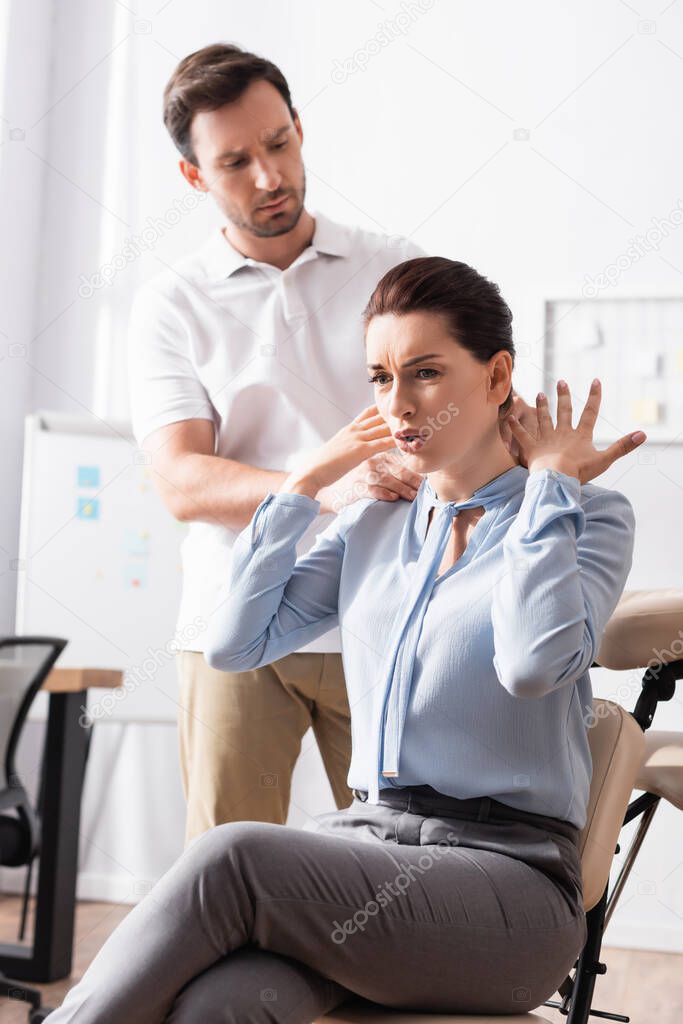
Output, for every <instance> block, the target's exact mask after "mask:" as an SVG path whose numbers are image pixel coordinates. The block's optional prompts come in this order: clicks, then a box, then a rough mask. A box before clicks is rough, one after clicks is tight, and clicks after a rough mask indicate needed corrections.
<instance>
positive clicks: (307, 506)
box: [249, 491, 320, 548]
mask: <svg viewBox="0 0 683 1024" xmlns="http://www.w3.org/2000/svg"><path fill="white" fill-rule="evenodd" d="M277 508H284V509H294V510H295V511H294V512H293V513H289V514H288V518H289V519H291V518H292V516H293V517H294V519H295V520H298V519H300V520H301V521H302V522H301V525H302V526H303V529H305V528H306V527H307V526H308V524H309V523H311V522H313V520H314V519H315V517H316V516H317V515H318V512H319V511H320V502H319V501H318V499H317V498H311V497H309V496H308V494H295V493H291V494H290V493H289V492H287V491H278V492H277V494H276V493H274V492H273V491H269V492H268V494H266V496H265V498H264V499H263V501H262V502H261V504H260V505H259V506H258V507H257V509H256V511H255V512H254V515H253V516H252V519H251V530H250V536H249V539H250V541H251V546H252V548H253V547H256V545H257V544H258V543H259V542H260V541H261V539H262V538H263V533H264V530H265V528H266V525H267V522H268V519H269V518H270V514H271V512H272V511H273V510H275V509H277ZM303 529H302V531H301V532H302V533H303Z"/></svg>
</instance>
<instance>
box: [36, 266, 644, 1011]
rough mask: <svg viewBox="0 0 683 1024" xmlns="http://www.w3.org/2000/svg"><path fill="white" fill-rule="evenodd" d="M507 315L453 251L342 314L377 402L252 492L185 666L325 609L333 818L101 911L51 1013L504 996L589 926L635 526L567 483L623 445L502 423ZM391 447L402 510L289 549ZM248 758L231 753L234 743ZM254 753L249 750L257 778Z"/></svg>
mask: <svg viewBox="0 0 683 1024" xmlns="http://www.w3.org/2000/svg"><path fill="white" fill-rule="evenodd" d="M511 319H512V316H511V313H510V310H509V309H508V307H507V305H506V304H505V302H504V301H503V299H502V298H501V296H500V293H499V291H498V288H497V287H496V286H495V285H493V284H492V283H490V282H489V281H487V280H486V279H485V278H483V277H481V276H480V275H479V274H478V273H477V272H476V271H475V270H473V269H472V268H470V267H468V266H466V265H464V264H462V263H457V262H453V261H451V260H447V259H442V258H438V257H425V258H420V259H414V260H409V261H407V262H406V263H403V264H400V265H399V266H397V267H395V268H394V269H393V270H391V271H390V272H389V273H388V274H386V275H385V277H383V278H382V280H381V281H380V282H379V284H378V286H377V288H376V289H375V291H374V293H373V295H372V297H371V299H370V302H369V304H368V306H367V308H366V310H365V312H364V323H365V328H366V339H365V340H366V351H367V362H368V367H369V369H370V371H371V377H370V379H371V380H372V381H373V383H374V385H375V396H376V404H375V405H373V406H371V407H370V408H368V409H366V410H364V412H362V413H361V414H360V415H359V416H357V417H355V419H354V420H353V421H352V422H351V423H349V424H348V425H347V426H345V427H344V428H342V429H341V430H340V431H339V432H338V433H337V434H336V435H335V436H334V437H333V438H331V440H330V441H328V442H327V443H326V444H325V445H323V446H322V447H321V448H319V449H317V450H316V451H315V452H313V453H312V454H311V455H310V456H309V458H308V460H307V462H306V464H305V465H304V466H301V467H300V468H299V469H298V470H297V471H296V472H295V473H292V474H291V475H290V476H289V477H288V478H287V479H286V480H285V481H284V483H283V485H282V486H281V488H280V489H279V491H278V492H277V493H270V494H268V495H267V496H266V497H265V499H264V500H263V501H262V502H261V504H260V505H259V507H258V508H257V509H256V512H255V513H254V516H253V518H252V520H251V523H250V524H249V525H248V526H247V527H246V528H245V529H244V530H243V531H242V533H241V534H240V536H239V538H238V541H237V543H236V545H235V549H234V556H233V558H234V561H233V569H232V578H231V580H230V581H229V582H228V584H227V585H226V590H225V596H224V598H223V600H222V603H221V604H220V605H219V607H218V608H217V609H216V611H215V614H214V616H213V618H212V621H211V623H210V627H209V632H210V636H209V637H208V643H207V649H206V657H207V660H208V661H209V663H210V664H211V665H213V666H214V667H217V668H222V669H230V670H233V671H244V670H249V669H254V668H257V667H259V666H260V665H263V664H267V663H269V662H272V661H274V660H276V659H277V658H281V657H283V656H284V655H286V654H288V653H290V652H292V651H296V650H298V649H299V648H300V647H302V646H303V645H304V644H305V643H307V642H308V641H309V640H312V639H313V638H314V637H316V636H319V635H320V634H322V633H325V632H327V631H328V630H329V629H330V628H331V627H332V626H333V625H335V624H336V623H337V622H338V623H339V625H340V627H341V633H342V649H343V659H344V666H345V673H346V679H347V686H348V691H349V703H350V706H351V717H352V737H353V751H352V761H351V768H350V771H349V776H348V784H349V786H351V787H353V789H354V794H355V798H354V801H353V803H352V804H351V805H350V807H349V808H347V809H346V810H342V811H337V812H333V813H328V814H323V815H319V816H318V818H316V819H314V821H313V822H312V823H311V827H310V828H306V829H303V830H298V829H291V828H286V827H282V826H281V825H274V824H267V823H263V822H233V823H230V824H227V825H222V826H219V827H218V828H215V829H212V830H211V831H209V832H207V833H206V834H204V835H203V836H201V837H200V838H199V839H198V840H196V841H195V842H194V843H193V844H192V845H190V846H189V847H188V848H187V849H186V851H185V852H184V853H183V855H182V856H181V857H180V859H179V860H178V861H177V862H176V864H175V865H174V866H173V867H172V868H171V869H170V871H168V872H167V873H166V875H165V876H164V877H163V878H162V879H161V880H160V881H159V882H158V884H157V885H156V886H155V887H154V889H153V890H152V892H151V893H150V894H149V895H148V896H147V897H146V898H145V899H144V900H142V902H141V903H140V904H138V906H137V907H135V908H134V909H133V911H132V912H131V913H130V915H129V916H128V917H127V918H126V919H125V921H124V922H123V923H122V924H121V925H120V926H119V928H118V929H117V930H116V931H115V932H114V933H113V935H112V936H111V937H110V938H109V940H108V941H107V943H106V944H105V946H104V947H103V949H102V951H101V952H100V954H99V955H98V956H97V957H96V958H95V960H94V961H93V963H92V965H91V966H90V968H89V970H88V971H87V973H86V974H85V976H84V978H83V980H82V981H81V982H80V984H79V985H77V986H76V987H75V988H74V989H73V990H72V991H71V993H70V994H69V995H68V996H67V999H66V1001H65V1003H64V1005H63V1007H62V1008H61V1010H58V1011H56V1013H55V1014H54V1017H53V1016H52V1015H51V1016H50V1020H51V1021H52V1020H54V1022H55V1024H62V1022H64V1021H77V1022H78V1024H104V1022H106V1024H111V1022H113V1021H122V1022H124V1021H125V1022H126V1024H137V1022H140V1024H143V1022H144V1024H154V1022H157V1021H170V1022H172V1024H180V1022H190V1021H192V1022H199V1021H201V1022H202V1024H205V1022H206V1024H210V1022H215V1021H230V1022H240V1024H244V1022H250V1024H259V1022H265V1021H269V1022H285V1021H286V1022H287V1024H309V1022H312V1021H315V1020H316V1019H317V1018H318V1016H319V1015H321V1014H323V1013H325V1012H326V1011H329V1010H330V1009H332V1008H333V1007H335V1006H336V1005H338V1004H339V1003H341V1002H343V1001H344V1000H345V999H346V998H348V997H349V996H350V995H351V994H352V993H356V994H359V995H361V996H364V997H365V998H367V999H370V1000H373V1001H376V1002H378V1003H381V1004H384V1005H387V1006H392V1007H405V1008H411V1009H417V1010H420V1009H422V1010H431V1011H441V1012H463V1013H464V1012H471V1013H497V1012H499V1013H513V1012H520V1013H521V1012H524V1011H527V1010H530V1009H533V1008H534V1007H536V1006H538V1005H540V1004H541V1003H542V1002H543V1001H544V1000H545V999H547V998H548V997H549V996H550V995H551V994H552V993H553V992H554V991H555V990H556V988H557V986H558V985H559V984H560V983H561V982H562V980H563V979H564V978H565V976H566V975H567V973H568V972H569V970H570V969H571V967H572V965H573V963H574V961H575V959H576V957H577V955H578V954H579V951H580V950H581V948H582V946H583V943H584V941H585V936H586V923H585V914H584V911H583V898H582V889H581V865H580V860H579V855H578V848H577V843H578V836H579V830H580V829H581V828H582V827H583V825H584V824H585V817H586V804H587V799H588V792H589V783H590V774H591V760H590V752H589V747H588V742H587V735H586V719H585V716H586V715H587V714H588V713H589V712H590V708H591V684H590V678H589V675H588V668H589V666H590V665H591V663H592V661H593V658H594V655H595V654H596V652H597V649H598V646H599V643H600V638H601V635H602V632H603V629H604V626H605V624H606V622H607V621H608V619H609V617H610V615H611V613H612V611H613V609H614V607H615V605H616V603H617V601H618V599H619V596H620V594H621V592H622V589H623V586H624V583H625V580H626V577H627V574H628V571H629V568H630V565H631V557H632V549H633V531H634V520H633V512H632V509H631V506H630V504H629V502H628V501H627V500H626V498H624V497H623V496H622V495H621V494H619V493H618V492H615V491H608V490H605V489H603V488H599V487H597V486H595V485H593V484H590V483H588V482H587V481H588V480H589V479H590V478H591V476H594V475H596V472H598V471H600V472H601V471H602V469H604V468H606V467H607V466H608V465H610V464H611V463H612V462H613V461H615V459H617V458H618V457H619V456H620V455H623V454H625V452H626V451H628V450H632V449H633V448H634V447H636V446H637V445H638V444H640V443H642V441H643V440H644V435H643V434H642V433H638V434H634V435H632V437H630V438H629V437H627V438H623V439H622V441H621V442H618V443H617V444H615V445H612V446H611V447H610V448H608V449H607V450H606V451H605V452H597V451H596V450H595V448H594V446H593V443H592V432H593V425H594V423H595V420H596V417H597V415H598V410H599V405H600V386H599V383H597V382H594V384H593V386H592V387H591V390H590V394H589V397H588V400H587V402H586V406H585V409H584V411H583V413H582V415H581V418H580V420H579V423H578V424H577V426H576V428H574V427H573V426H572V410H571V399H570V395H569V390H568V388H567V387H566V385H564V386H563V384H562V382H558V387H557V391H558V403H557V409H558V411H557V423H556V424H553V421H552V417H551V416H550V414H549V411H548V403H547V399H546V398H545V397H544V396H542V395H539V397H538V399H537V406H536V409H537V418H538V436H533V435H532V434H530V433H528V432H527V431H526V430H524V429H523V428H522V426H521V424H520V423H519V422H517V421H516V420H515V418H514V417H511V418H510V428H509V429H510V431H511V433H512V436H513V438H514V440H515V442H516V444H517V446H518V449H519V454H520V459H521V461H522V463H523V464H520V463H518V462H517V461H516V460H515V458H514V457H513V456H512V455H511V453H510V450H509V449H508V447H507V446H506V444H505V443H504V442H503V440H502V437H501V431H500V426H499V422H500V417H501V415H502V414H504V413H505V412H506V410H507V408H508V407H509V403H510V400H511V386H512V385H511V378H512V367H513V357H514V348H513V342H512V333H511ZM397 445H398V447H399V449H400V450H401V452H402V453H403V454H404V456H405V460H406V464H407V465H408V466H409V467H410V468H411V469H412V470H414V471H415V472H417V473H420V474H424V479H423V482H422V484H421V486H420V488H419V490H418V493H417V496H416V498H415V499H414V501H413V502H412V503H408V502H395V503H392V502H390V501H379V500H373V499H370V498H365V499H362V500H360V501H356V502H354V503H352V504H350V505H348V506H347V507H346V508H345V509H344V510H343V512H342V513H341V514H340V515H339V516H337V518H336V519H335V520H334V522H333V523H332V524H331V525H330V526H329V527H328V528H327V529H326V530H325V531H323V532H322V533H321V534H320V535H319V536H318V538H317V541H316V544H315V546H314V548H313V549H312V550H311V551H310V552H309V553H308V554H307V555H305V556H304V557H302V558H300V559H299V560H297V558H296V543H297V541H298V539H299V538H300V537H301V536H302V535H303V533H304V531H305V530H306V528H307V527H308V526H309V524H310V523H311V522H312V521H313V519H314V518H315V516H316V514H317V512H318V509H319V507H320V506H319V502H318V501H317V500H316V497H315V496H316V494H317V493H318V491H319V490H320V488H322V487H324V486H328V485H331V484H333V483H334V482H335V481H337V480H339V479H340V478H341V477H342V476H343V475H344V474H345V473H347V472H348V471H349V470H350V469H352V468H353V467H354V466H356V465H358V464H359V463H360V462H362V461H363V460H365V459H367V458H368V457H369V456H371V455H373V454H375V453H377V452H382V451H389V450H390V449H394V448H395V447H396V446H397ZM244 756H245V757H248V756H250V754H249V751H248V750H245V751H244ZM267 768H268V766H267V765H264V766H263V770H264V772H267Z"/></svg>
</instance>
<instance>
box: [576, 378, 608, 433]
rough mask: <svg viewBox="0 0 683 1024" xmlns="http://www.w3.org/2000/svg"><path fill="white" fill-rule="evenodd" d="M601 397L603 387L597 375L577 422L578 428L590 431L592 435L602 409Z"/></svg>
mask: <svg viewBox="0 0 683 1024" xmlns="http://www.w3.org/2000/svg"><path fill="white" fill-rule="evenodd" d="M601 399H602V387H601V384H600V381H599V380H598V378H597V377H596V378H595V380H594V381H593V383H592V384H591V386H590V391H589V392H588V398H587V399H586V404H585V406H584V407H583V412H582V413H581V418H580V419H579V422H578V423H577V424H576V429H577V430H585V431H586V432H587V433H590V436H591V437H592V436H593V428H594V427H595V423H596V420H597V418H598V413H599V411H600V401H601Z"/></svg>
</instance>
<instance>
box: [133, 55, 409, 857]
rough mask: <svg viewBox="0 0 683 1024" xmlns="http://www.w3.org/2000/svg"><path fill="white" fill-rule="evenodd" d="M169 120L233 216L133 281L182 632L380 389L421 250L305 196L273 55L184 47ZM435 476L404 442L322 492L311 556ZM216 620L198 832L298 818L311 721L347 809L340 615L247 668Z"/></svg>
mask: <svg viewBox="0 0 683 1024" xmlns="http://www.w3.org/2000/svg"><path fill="white" fill-rule="evenodd" d="M164 122H165V124H166V127H167V129H168V131H169V133H170V135H171V138H172V139H173V141H174V143H175V145H176V147H177V149H178V150H179V152H180V154H181V160H180V161H179V167H180V170H181V172H182V174H183V176H184V177H185V179H186V180H187V181H188V182H189V184H190V185H191V186H192V187H193V188H194V189H197V190H198V191H200V192H204V193H208V194H209V195H211V197H212V198H213V200H214V202H215V203H216V206H217V207H218V210H219V212H220V214H221V215H222V219H223V220H224V224H223V226H222V227H221V228H218V227H217V228H216V230H215V231H214V232H213V233H212V235H211V237H210V238H209V239H208V241H207V242H206V244H205V245H204V246H202V247H201V248H200V249H199V250H198V251H197V252H194V253H192V254H191V255H189V256H188V257H186V258H185V259H184V260H182V261H181V262H180V263H179V264H178V265H177V266H176V267H175V268H174V269H173V270H172V271H168V272H164V273H163V274H161V275H159V276H158V277H157V278H155V279H154V280H153V281H152V282H151V283H149V284H147V285H146V286H145V287H144V288H143V289H142V290H141V291H140V292H139V293H138V295H137V296H136V299H135V302H134V305H133V310H132V316H131V326H130V339H129V341H130V344H129V355H130V384H131V407H132V418H133V429H134V433H135V436H136V438H137V441H138V443H139V444H140V445H141V446H142V447H144V449H145V450H146V451H147V452H149V453H150V455H151V458H152V470H153V474H154V479H155V482H156V485H157V487H158V489H159V491H160V494H161V496H162V498H163V500H164V502H165V503H166V505H167V507H168V508H169V510H170V511H171V513H172V514H173V515H174V516H175V517H176V518H177V519H179V520H181V521H183V522H188V523H189V524H190V527H189V533H188V536H187V538H186V540H185V541H184V544H183V551H182V559H183V593H182V601H181V608H180V612H179V616H178V633H179V635H180V636H182V631H183V626H184V625H185V624H186V623H189V622H190V621H192V620H193V619H194V618H195V617H197V616H200V617H201V619H202V620H203V621H204V622H207V623H208V620H209V618H210V616H211V612H212V609H213V608H214V607H215V606H216V604H217V601H218V592H219V588H220V585H221V583H222V582H223V580H224V579H225V578H226V577H227V574H228V571H229V566H230V552H231V548H232V544H233V542H234V540H235V537H236V536H237V534H238V533H239V532H240V531H241V530H242V529H243V528H244V527H245V526H246V525H247V524H248V523H249V521H250V520H251V518H252V515H253V513H254V511H255V509H256V508H257V506H258V505H259V504H260V502H261V501H262V499H263V498H264V497H265V495H266V494H267V493H268V492H269V491H276V490H277V489H278V487H279V485H280V483H281V482H282V481H283V480H284V479H285V477H286V476H287V475H288V474H289V472H291V470H292V469H293V468H294V467H295V464H296V462H297V460H298V459H301V458H302V457H303V456H304V455H305V453H306V452H307V451H308V450H311V449H313V448H316V447H318V446H319V445H320V444H322V443H323V442H324V441H326V440H327V439H328V438H329V437H331V436H332V435H333V434H334V433H336V431H337V430H339V429H340V427H342V426H343V425H345V424H346V423H348V422H349V420H351V419H352V418H353V417H354V416H356V415H357V414H358V413H359V412H360V411H361V409H363V408H364V407H365V406H367V405H369V404H371V403H372V402H373V400H374V395H373V390H372V385H371V384H370V383H369V382H368V380H367V369H366V367H365V355H364V348H363V341H362V330H361V322H360V314H361V312H362V309H363V308H364V306H365V304H366V302H367V300H368V298H369V297H370V294H371V292H372V290H373V288H374V286H375V285H376V284H377V282H378V281H379V279H380V278H381V277H382V275H383V274H384V273H385V272H386V271H387V270H389V269H390V268H391V267H392V266H394V265H396V264H397V263H401V262H403V261H404V260H406V259H410V258H412V257H414V256H420V255H425V254H424V252H423V250H421V249H420V248H419V247H418V246H416V245H414V244H413V243H411V242H409V241H407V240H406V239H396V238H395V237H394V238H391V237H388V236H385V235H382V234H376V233H372V232H368V231H364V230H361V229H358V228H356V229H354V228H348V227H344V226H342V225H339V224H336V223H334V222H333V221H332V220H330V219H329V218H327V217H325V216H323V215H322V214H319V213H317V214H316V215H315V217H314V216H313V215H312V214H311V213H309V212H308V211H307V210H306V208H305V205H304V198H305V188H306V185H305V170H304V164H303V160H302V143H303V130H302V126H301V120H300V118H299V116H298V114H297V112H296V110H295V108H294V107H293V106H292V102H291V97H290V92H289V88H288V85H287V82H286V81H285V79H284V77H283V75H282V73H281V72H280V71H279V69H278V68H277V67H275V65H273V64H272V63H270V62H269V61H267V60H264V59H262V58H260V57H258V56H256V55H254V54H251V53H247V52H244V51H242V50H241V49H239V48H238V47H236V46H230V45H224V44H217V45H214V46H208V47H206V48H204V49H202V50H200V51H198V52H196V53H193V54H191V55H190V56H188V57H186V58H184V59H183V60H182V61H181V62H180V64H179V65H178V67H177V68H176V70H175V71H174V73H173V75H172V77H171V79H170V81H169V82H168V85H167V87H166V90H165V93H164ZM421 479H422V478H421V476H419V475H418V474H415V473H413V472H411V471H409V470H408V469H407V468H405V467H404V466H403V465H402V463H401V459H400V456H399V455H398V453H396V454H395V455H388V456H387V455H381V456H376V457H373V458H372V459H369V460H368V461H367V462H366V463H363V464H362V465H361V466H360V467H358V468H357V469H356V470H354V471H353V472H351V473H349V474H348V475H347V476H346V477H344V478H343V479H342V480H341V481H339V482H338V484H336V485H335V487H334V488H333V489H329V488H323V490H321V491H320V492H319V493H318V496H317V497H318V500H319V501H320V502H321V510H320V511H321V514H320V515H319V516H318V517H317V520H316V521H315V522H314V524H313V527H312V528H311V529H310V530H309V532H308V533H307V534H305V535H304V537H303V538H302V540H301V541H300V544H299V546H298V548H297V551H298V554H304V553H305V552H306V551H308V550H309V548H310V547H311V546H312V545H313V542H314V540H315V536H316V535H317V533H319V532H320V531H321V530H322V529H324V527H325V526H326V525H327V524H328V523H329V521H330V520H331V519H332V518H333V516H334V514H336V512H338V511H339V510H340V509H341V508H342V507H343V506H344V505H346V504H348V503H349V502H351V501H356V500H357V499H358V498H361V497H374V498H377V499H381V500H400V499H404V500H408V501H411V500H412V499H413V497H414V496H415V494H416V490H417V487H419V485H420V482H421ZM201 641H202V634H201V633H200V635H199V638H198V639H197V640H195V641H193V642H192V643H191V644H190V645H188V647H189V648H190V649H187V650H182V651H181V652H180V653H179V655H178V667H179V676H180V684H181V700H180V705H181V707H180V712H179V734H180V754H181V771H182V779H183V786H184V790H185V794H186V798H187V805H188V814H187V827H186V841H188V842H189V841H190V840H191V839H192V838H194V837H195V836H196V835H198V834H200V833H201V832H204V831H205V830H206V829H208V828H210V827H212V826H214V825H217V824H220V823H222V822H227V821H234V820H244V819H250V820H258V821H270V822H279V823H284V822H285V820H286V818H287V812H288V806H289V796H290V781H291V773H292V770H293V768H294V764H295V762H296V760H297V757H298V755H299V752H300V749H301V739H302V736H303V735H304V733H305V732H306V730H307V729H308V727H309V726H312V728H313V732H314V735H315V738H316V741H317V743H318V746H319V749H320V753H321V756H322V760H323V763H324V766H325V769H326V772H327V776H328V778H329V781H330V785H331V788H332V793H333V796H334V800H335V803H336V805H337V808H342V807H346V806H348V804H349V803H350V802H351V800H352V796H353V794H352V792H351V791H350V790H349V788H348V787H347V785H346V776H347V772H348V767H349V762H350V754H351V737H350V725H349V706H348V699H347V694H346V687H345V683H344V676H343V670H342V662H341V654H340V640H339V633H338V629H336V628H335V629H334V630H331V631H330V632H329V633H327V634H326V635H325V636H323V637H321V638H319V639H318V640H317V641H315V642H313V643H309V644H308V645H306V646H305V647H302V648H301V650H300V651H299V652H297V653H295V654H292V655H290V656H288V657H285V658H282V659H281V660H279V661H277V662H275V663H274V664H272V665H269V666H266V667H263V668H261V669H258V670H256V671H250V672H238V673H229V672H220V671H217V670H215V669H212V668H211V667H209V666H208V665H207V664H206V662H205V660H204V657H203V654H202V646H201Z"/></svg>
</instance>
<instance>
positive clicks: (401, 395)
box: [388, 384, 415, 420]
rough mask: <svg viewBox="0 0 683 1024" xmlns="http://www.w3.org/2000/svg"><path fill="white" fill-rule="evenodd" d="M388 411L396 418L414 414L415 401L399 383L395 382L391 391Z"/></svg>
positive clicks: (399, 418) (400, 418)
mask: <svg viewBox="0 0 683 1024" xmlns="http://www.w3.org/2000/svg"><path fill="white" fill-rule="evenodd" d="M388 411H389V414H390V415H391V416H393V417H394V419H397V420H402V419H406V418H407V417H410V416H414V415H415V402H414V401H413V400H412V398H411V397H410V395H408V394H407V392H406V389H405V388H404V387H402V386H401V385H400V384H397V385H396V386H395V387H394V389H393V390H392V392H391V395H390V398H389V410H388Z"/></svg>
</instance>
